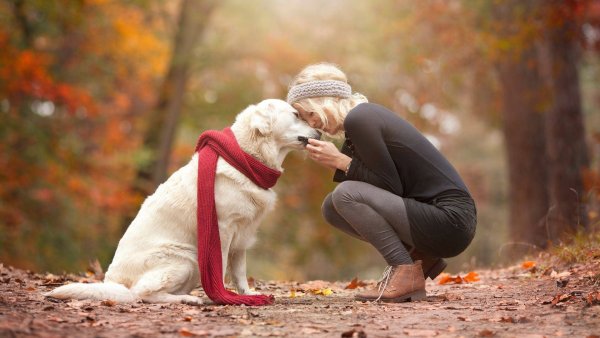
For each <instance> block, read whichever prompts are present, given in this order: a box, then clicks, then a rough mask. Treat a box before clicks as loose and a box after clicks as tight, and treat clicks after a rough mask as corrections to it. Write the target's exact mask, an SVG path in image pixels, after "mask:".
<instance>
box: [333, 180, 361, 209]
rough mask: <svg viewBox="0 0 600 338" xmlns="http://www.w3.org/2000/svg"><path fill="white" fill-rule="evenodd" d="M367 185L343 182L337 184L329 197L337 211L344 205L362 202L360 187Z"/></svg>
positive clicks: (356, 182)
mask: <svg viewBox="0 0 600 338" xmlns="http://www.w3.org/2000/svg"><path fill="white" fill-rule="evenodd" d="M364 184H367V183H364V182H359V181H344V182H342V183H340V184H338V186H337V187H335V189H334V190H333V192H332V193H331V194H330V195H331V202H332V204H333V205H334V206H335V207H336V208H337V209H338V210H339V209H340V208H343V207H344V205H347V204H352V203H355V202H362V195H361V189H362V188H364V187H363V186H362V185H364Z"/></svg>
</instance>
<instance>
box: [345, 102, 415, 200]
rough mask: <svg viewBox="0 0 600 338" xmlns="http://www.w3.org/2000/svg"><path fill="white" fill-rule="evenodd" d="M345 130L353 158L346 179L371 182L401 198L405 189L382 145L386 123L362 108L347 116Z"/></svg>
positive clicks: (392, 161)
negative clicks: (352, 149)
mask: <svg viewBox="0 0 600 338" xmlns="http://www.w3.org/2000/svg"><path fill="white" fill-rule="evenodd" d="M344 127H345V129H346V135H347V136H348V137H349V138H350V139H351V140H352V144H353V145H354V154H355V155H356V156H355V158H354V160H353V161H352V166H351V168H350V171H349V172H348V174H347V175H346V176H347V179H349V180H356V181H363V182H366V183H370V184H373V185H375V186H377V187H379V188H382V189H385V190H388V191H390V192H393V193H395V194H396V195H399V196H402V195H403V192H404V188H403V186H402V181H401V180H400V176H399V175H398V170H397V169H396V164H395V163H394V160H393V158H392V156H391V155H390V152H389V150H388V147H387V145H386V143H385V134H384V133H385V129H386V124H385V121H384V119H383V118H382V117H381V116H380V115H379V113H378V112H377V111H371V110H370V109H368V108H367V107H365V106H361V108H360V109H357V110H353V111H352V112H351V113H349V114H348V116H347V117H346V120H345V121H344ZM359 159H360V160H359Z"/></svg>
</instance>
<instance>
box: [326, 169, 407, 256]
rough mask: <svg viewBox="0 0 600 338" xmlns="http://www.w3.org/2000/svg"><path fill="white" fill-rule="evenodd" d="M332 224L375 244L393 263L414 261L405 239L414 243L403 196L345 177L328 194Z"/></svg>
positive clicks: (327, 204)
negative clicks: (345, 178) (405, 244)
mask: <svg viewBox="0 0 600 338" xmlns="http://www.w3.org/2000/svg"><path fill="white" fill-rule="evenodd" d="M322 212H323V217H325V220H327V222H329V223H330V224H331V225H333V226H335V227H336V228H338V229H340V230H342V231H344V232H345V233H347V234H349V235H351V236H354V237H356V238H358V239H360V240H363V241H366V242H368V243H370V244H371V245H373V246H374V247H375V249H377V251H379V253H380V254H381V255H382V256H383V258H384V259H385V260H386V262H387V263H388V264H389V265H393V266H395V265H400V264H412V263H413V261H412V259H411V258H410V254H409V253H408V251H407V249H406V247H405V246H404V244H403V243H402V242H404V243H407V244H408V245H411V246H414V244H413V240H412V237H411V235H410V224H409V223H408V217H407V214H406V206H405V205H404V201H403V200H402V197H400V196H397V195H394V194H392V193H391V192H389V191H387V190H383V189H380V188H378V187H376V186H373V185H371V184H368V183H364V182H359V181H344V182H342V183H340V184H339V185H338V186H337V187H336V188H335V190H333V192H332V193H330V194H329V195H327V197H325V200H324V201H323V206H322Z"/></svg>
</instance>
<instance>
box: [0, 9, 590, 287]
mask: <svg viewBox="0 0 600 338" xmlns="http://www.w3.org/2000/svg"><path fill="white" fill-rule="evenodd" d="M599 53H600V1H598V0H564V1H554V0H528V1H520V0H422V1H411V0H379V1H359V0H330V1H317V0H286V1H283V0H255V1H243V0H222V1H217V0H177V1H174V0H173V1H159V0H130V1H116V0H57V1H45V0H0V262H2V263H4V264H10V265H13V266H16V267H20V268H27V269H32V270H36V271H50V272H55V273H59V272H62V271H70V272H74V271H83V270H85V268H86V267H87V264H88V260H89V259H93V258H98V259H99V260H100V262H101V263H102V266H103V267H104V269H106V267H107V265H108V264H109V263H110V260H111V258H112V255H113V253H114V250H115V248H116V245H117V243H118V240H119V238H120V237H121V235H122V234H123V232H124V231H125V229H126V228H127V226H128V224H129V222H130V221H131V220H132V218H133V217H135V215H136V213H137V211H138V209H139V207H140V204H141V203H142V201H143V199H144V198H145V196H147V195H148V194H150V193H152V192H153V191H154V189H155V187H156V186H157V185H158V184H159V183H160V182H163V181H164V180H165V179H166V177H168V175H169V174H170V173H172V172H173V171H174V170H176V169H177V168H179V167H180V166H182V165H184V164H186V163H187V162H188V161H189V159H190V157H191V155H192V153H193V150H194V146H195V143H196V140H197V137H198V136H199V135H200V133H201V132H202V131H204V130H206V129H222V128H223V127H225V126H227V125H229V124H230V123H231V122H232V121H233V118H234V116H235V115H236V114H237V113H238V112H239V111H241V110H242V109H243V108H244V107H246V106H247V105H249V104H252V103H255V102H258V101H260V100H262V99H264V98H285V96H286V93H287V86H288V84H289V82H290V81H291V79H292V77H293V76H294V75H295V74H296V73H297V72H299V71H300V70H301V69H302V68H303V67H304V66H306V65H308V64H311V63H315V62H333V63H335V64H337V65H338V66H340V67H341V68H342V69H343V70H344V71H345V72H346V73H347V74H348V76H349V81H350V83H351V85H352V86H353V90H354V91H358V92H361V93H363V94H364V95H366V96H367V97H368V98H369V100H370V101H371V102H376V103H379V104H383V105H385V106H387V107H389V108H390V109H392V110H394V111H395V112H397V114H398V115H400V116H402V117H404V118H406V119H408V120H409V121H410V122H411V123H413V124H414V125H415V126H417V127H418V128H419V129H420V130H421V131H422V132H424V133H425V134H426V135H427V137H428V138H429V139H430V140H431V142H432V143H434V144H435V145H436V146H437V147H438V148H439V149H440V150H441V151H442V153H444V154H445V155H446V156H447V157H448V158H449V159H450V161H451V162H452V163H453V164H454V165H455V167H456V168H457V169H458V171H459V172H460V174H461V175H462V176H463V178H464V179H465V181H466V183H467V185H468V187H469V189H470V190H471V192H472V194H473V196H474V198H475V200H476V203H477V207H478V219H479V223H478V228H477V235H476V237H475V240H474V241H473V243H472V245H471V246H470V247H469V248H468V250H467V251H465V252H464V253H462V254H461V255H459V256H458V257H454V258H451V259H449V262H450V266H449V271H450V272H455V273H456V272H460V271H468V270H472V269H475V268H481V267H496V266H501V265H503V264H507V263H510V262H512V261H513V260H515V259H517V258H519V257H521V256H522V255H524V254H528V253H532V252H535V251H537V250H541V249H547V248H550V247H552V246H556V245H559V244H560V243H563V242H565V241H570V240H572V238H574V236H575V237H577V236H579V237H581V236H583V237H585V236H588V235H589V234H591V233H593V232H594V231H597V229H598V225H597V224H598V196H599V191H600V189H599V186H598V173H599V171H598V170H599V169H600V166H599V163H598V158H599V154H600V114H599V112H600V60H599V56H600V54H599ZM284 168H285V172H284V174H283V176H282V178H281V179H280V181H279V183H278V185H277V186H276V188H275V189H276V190H277V191H278V193H279V202H278V207H277V208H276V210H275V212H273V213H272V214H271V215H269V217H268V219H267V220H266V221H265V222H264V224H262V225H261V227H260V229H259V234H258V242H257V244H256V246H255V247H254V248H253V249H252V250H251V251H250V253H249V255H248V260H249V262H248V263H249V268H248V269H249V272H248V273H249V276H253V277H255V278H260V279H280V280H291V279H295V280H307V279H329V280H336V279H350V278H353V277H354V276H359V277H360V278H375V277H377V276H378V275H379V274H380V273H381V271H382V269H383V267H384V265H385V262H384V261H383V259H381V258H380V257H379V255H378V254H377V253H376V252H375V251H374V249H372V248H371V247H370V246H368V245H366V244H365V243H362V242H359V241H357V240H355V239H353V238H350V237H349V236H347V235H344V234H342V233H341V232H339V231H338V230H336V229H334V228H332V227H331V226H329V225H328V224H327V223H326V222H325V221H324V220H323V219H322V217H321V214H320V205H321V202H322V199H323V198H324V197H325V195H326V194H327V193H328V192H329V191H331V190H332V189H333V188H334V187H335V184H334V183H333V182H332V175H333V173H332V172H331V171H329V170H327V169H325V168H323V167H319V166H317V165H315V164H314V163H312V162H311V161H310V160H307V159H305V157H304V156H303V155H302V154H301V153H294V154H292V155H291V156H289V157H288V158H287V159H286V162H285V163H284Z"/></svg>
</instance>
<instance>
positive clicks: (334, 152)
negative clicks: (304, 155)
mask: <svg viewBox="0 0 600 338" xmlns="http://www.w3.org/2000/svg"><path fill="white" fill-rule="evenodd" d="M306 150H308V157H310V158H311V159H312V160H313V161H315V162H317V163H319V164H320V165H323V166H325V167H327V168H331V169H340V170H344V171H345V170H346V168H347V167H348V164H349V163H350V161H352V158H350V157H348V156H346V155H344V154H342V153H341V152H340V151H339V150H338V148H337V147H336V146H335V144H333V143H331V142H325V141H320V140H315V139H312V138H310V139H308V144H307V145H306Z"/></svg>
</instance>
